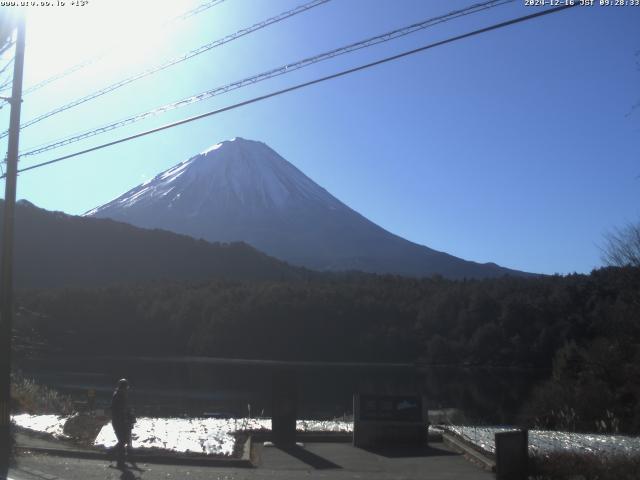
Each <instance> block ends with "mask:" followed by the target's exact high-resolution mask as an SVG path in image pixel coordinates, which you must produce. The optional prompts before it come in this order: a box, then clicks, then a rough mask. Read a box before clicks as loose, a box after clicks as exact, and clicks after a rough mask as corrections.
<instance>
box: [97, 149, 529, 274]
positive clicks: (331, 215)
mask: <svg viewBox="0 0 640 480" xmlns="http://www.w3.org/2000/svg"><path fill="white" fill-rule="evenodd" d="M85 215H87V216H95V217H108V218H112V219H114V220H119V221H123V222H127V223H130V224H133V225H136V226H140V227H145V228H160V229H165V230H170V231H174V232H177V233H183V234H187V235H190V236H193V237H196V238H202V239H205V240H209V241H221V242H230V241H245V242H247V243H249V244H251V245H253V246H254V247H256V248H257V249H259V250H262V251H263V252H265V253H267V254H269V255H272V256H274V257H277V258H280V259H283V260H286V261H288V262H290V263H292V264H294V265H302V266H306V267H309V268H312V269H317V270H362V271H366V272H378V273H397V274H404V275H417V276H423V275H425V276H426V275H432V274H435V273H438V274H441V275H443V276H445V277H449V278H462V277H494V276H500V275H503V274H505V273H513V274H521V272H516V271H511V270H508V269H505V268H502V267H499V266H497V265H495V264H493V263H489V264H479V263H475V262H469V261H465V260H462V259H460V258H457V257H453V256H451V255H448V254H446V253H442V252H438V251H435V250H432V249H430V248H427V247H425V246H422V245H417V244H415V243H412V242H409V241H407V240H405V239H403V238H400V237H398V236H396V235H394V234H392V233H390V232H388V231H386V230H384V229H383V228H381V227H379V226H378V225H376V224H374V223H372V222H370V221H369V220H367V219H366V218H364V217H363V216H362V215H360V214H359V213H357V212H355V211H354V210H352V209H351V208H349V207H348V206H346V205H345V204H343V203H342V202H340V201H339V200H338V199H336V198H335V197H333V196H332V195H331V194H330V193H329V192H327V191H326V190H325V189H324V188H322V187H320V186H319V185H317V184H316V183H315V182H313V181H312V180H311V179H310V178H308V177H307V176H306V175H304V174H303V173H302V172H301V171H300V170H298V169H297V168H296V167H294V166H293V165H292V164H291V163H289V162H287V161H286V160H285V159H284V158H282V157H281V156H280V155H278V154H277V153H276V152H275V151H273V150H272V149H271V148H269V147H268V146H267V145H265V144H264V143H262V142H256V141H251V140H245V139H242V138H234V139H233V140H229V141H225V142H222V143H218V144H217V145H214V146H213V147H211V148H209V149H207V150H205V151H204V152H202V153H200V154H199V155H196V156H194V157H192V158H190V159H188V160H185V161H184V162H182V163H179V164H178V165H176V166H174V167H172V168H170V169H168V170H166V171H164V172H162V173H160V174H159V175H157V176H156V177H155V178H153V179H152V180H150V181H148V182H146V183H144V184H142V185H140V186H138V187H135V188H134V189H132V190H130V191H128V192H126V193H125V194H123V195H121V196H120V197H118V198H116V199H115V200H113V201H111V202H109V203H107V204H106V205H103V206H101V207H98V208H95V209H93V210H90V211H89V212H87V213H86V214H85Z"/></svg>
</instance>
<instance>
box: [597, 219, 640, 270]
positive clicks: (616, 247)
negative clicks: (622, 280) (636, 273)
mask: <svg viewBox="0 0 640 480" xmlns="http://www.w3.org/2000/svg"><path fill="white" fill-rule="evenodd" d="M604 237H605V244H604V246H603V247H602V261H603V262H604V263H605V264H606V265H609V266H616V267H625V266H634V267H639V266H640V222H639V223H630V224H628V225H626V226H625V227H622V228H616V229H615V230H613V231H611V232H609V233H607V234H605V236H604Z"/></svg>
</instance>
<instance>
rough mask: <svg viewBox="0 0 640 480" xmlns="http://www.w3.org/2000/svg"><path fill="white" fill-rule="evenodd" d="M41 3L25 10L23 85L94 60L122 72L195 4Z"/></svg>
mask: <svg viewBox="0 0 640 480" xmlns="http://www.w3.org/2000/svg"><path fill="white" fill-rule="evenodd" d="M46 3H48V4H49V6H38V7H29V8H27V9H26V18H27V62H28V64H27V68H26V75H27V76H28V78H27V80H28V81H29V83H32V82H37V81H39V80H42V79H43V78H46V77H49V76H51V75H55V74H56V73H59V72H60V71H63V70H64V69H65V68H69V67H71V66H73V65H76V64H78V63H79V62H83V61H85V60H87V59H91V58H95V57H97V56H110V57H112V58H113V59H115V60H117V62H116V63H117V68H123V69H124V68H126V67H127V66H128V65H130V64H132V63H135V62H137V59H138V58H140V57H141V56H144V57H146V58H148V57H149V55H152V54H153V52H157V51H158V47H159V45H160V44H162V42H165V41H167V38H166V34H165V33H166V32H165V28H164V26H165V24H166V23H167V22H168V21H169V20H171V19H173V18H175V17H176V16H178V15H180V14H182V13H184V12H185V11H187V10H189V9H190V8H193V7H194V6H195V5H196V1H195V0H182V1H175V2H174V1H171V2H164V1H162V2H159V1H157V0H133V1H132V0H88V1H86V2H83V1H71V0H66V1H61V0H60V1H58V0H52V1H50V2H46Z"/></svg>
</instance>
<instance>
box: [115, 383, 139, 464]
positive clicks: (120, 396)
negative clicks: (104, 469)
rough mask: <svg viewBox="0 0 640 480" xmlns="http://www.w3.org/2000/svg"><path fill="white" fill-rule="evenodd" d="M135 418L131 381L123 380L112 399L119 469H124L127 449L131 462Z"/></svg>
mask: <svg viewBox="0 0 640 480" xmlns="http://www.w3.org/2000/svg"><path fill="white" fill-rule="evenodd" d="M134 423H135V418H134V416H133V413H132V412H131V409H130V408H129V381H128V380H127V379H126V378H122V379H120V380H119V381H118V386H117V388H116V391H115V392H113V398H112V399H111V425H112V426H113V431H114V432H115V434H116V438H117V439H118V443H117V444H116V447H115V450H116V460H117V464H118V467H119V468H122V467H124V459H125V448H126V455H127V457H128V459H129V461H131V457H132V455H131V453H132V452H131V429H132V428H133V424H134Z"/></svg>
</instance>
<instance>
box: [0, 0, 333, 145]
mask: <svg viewBox="0 0 640 480" xmlns="http://www.w3.org/2000/svg"><path fill="white" fill-rule="evenodd" d="M329 1H330V0H312V1H311V2H308V3H305V4H303V5H299V6H297V7H295V8H292V9H290V10H287V11H286V12H282V13H280V14H279V15H276V16H275V17H271V18H268V19H266V20H263V21H261V22H258V23H256V24H254V25H252V26H250V27H248V28H243V29H242V30H238V31H237V32H235V33H232V34H230V35H227V36H225V37H223V38H220V39H218V40H215V41H213V42H210V43H207V44H206V45H202V46H201V47H198V48H196V49H194V50H191V51H190V52H187V53H185V54H183V55H180V56H179V57H176V58H173V59H171V60H169V61H167V62H165V63H163V64H161V65H159V66H156V67H152V68H149V69H147V70H144V71H143V72H140V73H137V74H135V75H132V76H130V77H128V78H125V79H124V80H120V81H118V82H116V83H113V84H111V85H109V86H107V87H105V88H102V89H100V90H96V91H95V92H93V93H90V94H89V95H85V96H84V97H81V98H78V99H76V100H73V101H71V102H69V103H67V104H65V105H62V106H60V107H58V108H54V109H53V110H50V111H49V112H46V113H44V114H42V115H40V116H38V117H35V118H33V119H31V120H29V121H27V122H25V123H23V124H22V126H21V128H26V127H28V126H30V125H33V124H35V123H38V122H41V121H42V120H44V119H46V118H49V117H51V116H53V115H56V114H58V113H61V112H64V111H66V110H69V109H71V108H73V107H77V106H78V105H81V104H83V103H86V102H88V101H89V100H93V99H95V98H98V97H101V96H102V95H105V94H107V93H110V92H113V91H114V90H117V89H118V88H120V87H124V86H125V85H128V84H130V83H133V82H135V81H136V80H140V79H142V78H145V77H148V76H149V75H152V74H154V73H157V72H160V71H162V70H164V69H166V68H169V67H171V66H173V65H176V64H178V63H181V62H184V61H186V60H189V59H190V58H193V57H195V56H197V55H200V54H202V53H205V52H208V51H209V50H212V49H214V48H216V47H219V46H221V45H224V44H226V43H229V42H231V41H233V40H236V39H238V38H241V37H244V36H245V35H248V34H250V33H252V32H255V31H257V30H261V29H263V28H265V27H268V26H269V25H273V24H274V23H278V22H281V21H282V20H285V19H287V18H289V17H293V16H294V15H298V14H299V13H303V12H306V11H307V10H310V9H312V8H314V7H317V6H319V5H322V4H324V3H327V2H329ZM194 15H195V14H194ZM6 136H7V132H6V131H5V132H3V133H1V134H0V138H4V137H6Z"/></svg>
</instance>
